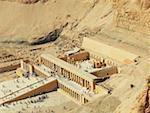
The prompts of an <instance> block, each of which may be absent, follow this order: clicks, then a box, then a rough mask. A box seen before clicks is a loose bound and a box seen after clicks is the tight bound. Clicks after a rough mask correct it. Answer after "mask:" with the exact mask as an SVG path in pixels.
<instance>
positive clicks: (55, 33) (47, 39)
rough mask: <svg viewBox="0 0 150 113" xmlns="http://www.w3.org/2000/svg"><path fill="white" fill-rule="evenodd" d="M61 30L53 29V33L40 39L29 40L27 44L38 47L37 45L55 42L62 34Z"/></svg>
mask: <svg viewBox="0 0 150 113" xmlns="http://www.w3.org/2000/svg"><path fill="white" fill-rule="evenodd" d="M62 30H63V28H60V29H55V30H54V31H51V32H50V33H49V34H48V35H46V36H43V37H40V38H33V39H32V40H29V41H28V42H29V44H31V45H38V44H44V43H47V42H51V41H55V40H56V39H57V38H58V37H59V36H60V33H61V32H62Z"/></svg>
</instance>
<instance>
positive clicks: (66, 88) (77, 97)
mask: <svg viewBox="0 0 150 113" xmlns="http://www.w3.org/2000/svg"><path fill="white" fill-rule="evenodd" d="M58 87H59V88H60V89H62V90H63V91H65V92H66V93H68V94H69V95H70V96H71V97H73V98H74V99H76V100H77V101H79V102H81V103H86V102H88V100H87V99H85V97H84V96H82V95H81V94H78V93H77V92H75V91H73V90H72V89H70V88H68V87H66V86H64V85H63V84H61V83H59V84H58Z"/></svg>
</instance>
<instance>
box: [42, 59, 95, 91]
mask: <svg viewBox="0 0 150 113" xmlns="http://www.w3.org/2000/svg"><path fill="white" fill-rule="evenodd" d="M41 63H42V64H44V65H45V66H47V67H49V68H50V69H52V70H54V71H57V73H58V74H60V75H63V76H64V77H66V78H68V79H70V80H72V81H74V82H76V83H78V84H79V85H81V86H83V87H86V88H87V89H89V90H94V89H93V88H94V87H93V83H92V82H91V83H90V82H89V81H88V80H86V79H83V78H81V77H79V76H78V75H75V74H73V73H71V72H69V71H67V70H66V69H64V68H62V67H59V66H57V65H56V64H53V63H51V62H50V61H48V60H46V59H43V58H41Z"/></svg>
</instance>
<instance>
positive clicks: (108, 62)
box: [91, 54, 117, 66]
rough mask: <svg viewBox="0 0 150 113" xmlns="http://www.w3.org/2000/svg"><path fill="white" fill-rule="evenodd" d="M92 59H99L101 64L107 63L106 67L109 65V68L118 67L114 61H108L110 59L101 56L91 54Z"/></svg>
mask: <svg viewBox="0 0 150 113" xmlns="http://www.w3.org/2000/svg"><path fill="white" fill-rule="evenodd" d="M91 57H93V58H94V59H97V60H99V61H101V62H105V63H106V65H109V66H116V65H117V63H116V62H114V61H113V60H111V59H108V58H103V57H99V56H96V55H94V54H91Z"/></svg>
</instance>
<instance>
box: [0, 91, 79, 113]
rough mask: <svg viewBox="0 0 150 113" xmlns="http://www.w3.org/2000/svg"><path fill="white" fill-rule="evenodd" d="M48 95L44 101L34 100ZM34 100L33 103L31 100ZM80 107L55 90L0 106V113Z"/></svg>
mask: <svg viewBox="0 0 150 113" xmlns="http://www.w3.org/2000/svg"><path fill="white" fill-rule="evenodd" d="M45 95H46V96H47V98H46V99H44V100H43V101H42V102H34V101H37V100H38V99H39V97H42V96H45ZM31 101H33V103H32V102H31ZM74 107H78V105H77V104H75V103H74V102H73V101H71V100H70V99H68V98H67V97H64V95H62V94H61V93H59V92H57V91H54V92H50V93H46V94H43V95H39V96H36V97H32V98H29V99H25V100H21V101H18V102H14V103H12V104H10V105H7V106H5V107H3V106H1V107H0V113H65V112H68V111H70V110H72V109H73V108H74Z"/></svg>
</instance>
